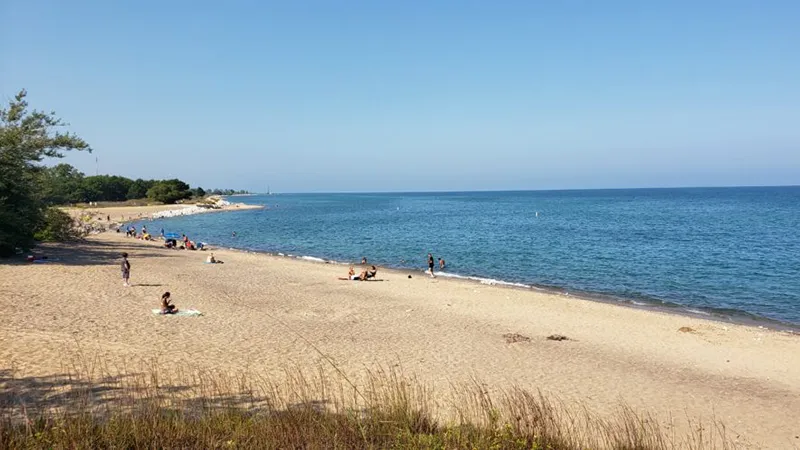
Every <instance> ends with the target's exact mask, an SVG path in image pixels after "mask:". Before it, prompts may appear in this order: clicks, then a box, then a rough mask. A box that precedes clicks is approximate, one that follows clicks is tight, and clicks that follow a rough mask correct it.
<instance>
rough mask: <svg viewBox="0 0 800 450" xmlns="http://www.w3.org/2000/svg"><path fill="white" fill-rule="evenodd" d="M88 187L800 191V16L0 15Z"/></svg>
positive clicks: (312, 7)
mask: <svg viewBox="0 0 800 450" xmlns="http://www.w3.org/2000/svg"><path fill="white" fill-rule="evenodd" d="M0 18H1V19H2V23H3V27H2V28H0V96H2V100H3V102H4V103H6V102H7V101H8V100H9V99H10V98H11V97H12V96H13V95H14V94H15V93H16V92H17V91H18V90H20V89H22V88H25V89H27V90H28V93H29V97H28V98H29V101H30V103H31V106H32V107H34V108H38V109H42V110H47V111H49V110H54V111H56V112H57V113H58V115H59V116H60V117H62V118H63V119H64V120H65V121H67V122H68V123H69V124H70V127H69V130H70V131H73V132H75V133H77V134H78V135H79V136H81V137H83V138H84V139H86V140H87V141H88V142H89V143H90V145H91V146H92V148H93V149H94V152H93V153H92V154H86V153H76V154H70V155H68V156H67V157H66V158H64V159H63V160H62V161H59V162H67V163H70V164H73V165H75V166H76V167H78V169H80V170H81V171H83V172H85V173H86V174H87V175H93V174H95V172H96V171H99V173H101V174H119V175H124V176H127V177H131V178H172V177H177V178H180V179H183V180H185V181H187V182H188V183H190V184H191V185H192V186H197V185H199V186H202V187H205V188H213V187H222V188H234V189H248V190H251V191H257V192H263V191H265V190H266V188H267V186H269V187H270V189H271V190H272V191H273V192H353V191H356V192H357V191H367V192H377V191H440V190H443V191H461V190H515V189H584V188H586V189H589V188H621V187H673V186H736V185H797V184H800V26H799V25H798V24H800V2H797V1H769V0H764V1H756V0H752V1H737V0H728V1H721V0H720V1H715V0H704V1H682V0H674V1H663V2H658V1H641V0H636V1H633V0H632V1H614V0H608V1H589V0H586V1H574V0H573V1H570V0H565V1H559V2H553V1H536V0H525V1H516V0H505V1H494V2H493V1H488V0H487V1H468V0H462V1H439V0H428V1H411V0H410V1H405V2H381V1H347V0H342V1H337V2H332V1H302V0H297V1H281V2H270V1H233V0H232V1H229V2H217V1H214V2H212V1H183V0H172V1H150V0H142V1H137V2H119V1H105V2H103V1H81V0H70V1H56V0H52V1H41V0H0Z"/></svg>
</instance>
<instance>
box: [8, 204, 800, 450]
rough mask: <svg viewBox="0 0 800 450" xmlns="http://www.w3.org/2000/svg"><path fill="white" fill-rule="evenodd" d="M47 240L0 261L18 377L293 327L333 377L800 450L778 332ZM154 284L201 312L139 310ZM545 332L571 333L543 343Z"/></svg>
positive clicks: (226, 348)
mask: <svg viewBox="0 0 800 450" xmlns="http://www.w3.org/2000/svg"><path fill="white" fill-rule="evenodd" d="M122 214H124V213H122ZM44 251H46V252H47V254H48V255H50V256H51V257H54V258H59V260H58V261H53V262H49V263H45V264H27V263H23V262H0V314H1V315H2V326H1V327H0V365H2V366H6V367H10V365H11V364H13V365H14V366H15V367H16V368H17V369H18V370H19V371H20V373H24V374H26V375H48V374H54V373H58V372H59V371H61V370H62V367H61V364H62V363H63V361H64V358H65V357H68V356H69V355H71V354H74V352H76V351H78V349H80V351H82V352H84V353H91V354H101V355H103V356H104V357H105V358H107V359H109V360H112V361H120V364H121V363H122V361H136V360H139V359H143V358H153V357H158V359H159V361H161V362H162V363H164V364H168V365H171V364H191V365H194V366H198V367H209V368H228V369H231V370H237V369H247V370H257V371H259V372H260V373H264V374H270V373H273V372H278V371H280V370H282V368H284V367H286V365H287V364H296V365H299V366H312V365H314V364H319V362H320V361H321V359H322V357H321V356H320V354H319V353H318V352H317V351H316V350H314V349H313V348H311V347H310V346H309V345H308V344H307V343H306V342H304V341H303V340H302V339H300V338H299V337H298V336H299V335H302V336H303V337H304V338H305V339H307V340H308V341H309V342H311V343H313V344H314V345H315V346H316V347H317V348H318V349H319V350H320V351H322V352H323V353H324V354H326V355H327V356H329V357H330V358H332V359H333V360H334V361H335V362H336V364H337V365H338V366H339V367H340V368H341V369H342V370H344V371H347V372H348V373H358V372H360V371H362V370H363V369H364V368H369V367H375V365H376V364H381V365H384V366H386V365H395V364H399V365H400V366H401V367H402V369H403V370H404V371H405V372H408V373H414V374H416V375H417V376H418V377H419V378H420V379H422V380H424V381H425V382H426V383H430V384H431V385H433V386H434V387H436V388H437V389H440V390H446V389H448V387H449V386H451V383H454V382H455V383H458V382H466V381H469V380H470V379H471V378H472V377H475V378H477V379H480V380H483V381H485V382H486V383H487V385H488V386H490V387H508V386H512V385H519V386H521V387H525V388H529V389H537V388H538V389H542V390H543V391H544V392H547V393H553V394H555V395H557V396H559V397H560V398H562V399H564V400H567V401H579V402H583V403H585V404H587V405H588V406H590V407H591V408H594V409H597V410H600V411H605V410H610V409H611V408H613V407H614V406H615V405H617V404H618V403H619V402H620V401H624V402H627V403H629V404H630V405H632V406H633V407H634V408H636V409H639V410H643V411H649V412H652V413H654V414H656V415H657V416H658V417H660V418H663V419H664V420H666V417H668V416H669V415H670V414H671V415H672V416H674V417H678V418H681V417H685V416H686V415H689V416H691V417H702V418H705V419H707V418H709V417H711V416H712V415H713V416H714V417H716V418H717V419H719V420H722V421H724V422H725V424H726V425H727V426H728V428H729V429H730V430H731V431H732V432H733V435H734V436H735V435H740V436H741V437H740V439H741V440H742V441H747V442H751V443H759V444H760V445H763V447H764V448H796V447H797V446H798V445H800V438H798V437H797V436H798V435H800V419H798V417H800V336H797V335H793V334H790V333H786V332H780V331H772V330H767V329H760V328H755V327H747V326H741V325H732V324H726V323H719V322H713V321H705V320H701V319H697V318H687V317H682V316H677V315H670V314H665V313H659V312H653V311H646V310H638V309H632V308H627V307H619V306H614V305H608V304H603V303H598V302H592V301H585V300H580V299H576V298H571V297H566V296H559V295H553V294H547V293H540V292H535V291H530V290H522V289H509V288H501V287H493V286H486V285H480V284H476V283H472V282H467V281H458V280H445V279H441V278H438V279H435V280H434V279H430V278H427V277H425V276H423V275H422V274H421V273H420V274H419V275H415V276H414V277H413V278H412V279H408V278H407V274H405V273H401V272H392V271H385V270H382V271H381V272H380V273H379V275H380V278H381V279H382V280H383V281H381V282H349V281H338V280H337V279H336V278H337V277H338V276H343V275H344V274H345V272H346V267H341V266H336V265H330V264H322V263H312V262H307V261H298V260H293V259H288V258H280V257H271V256H266V255H257V254H249V253H243V252H235V251H223V250H220V251H215V254H216V256H217V257H218V258H220V259H222V260H224V261H225V264H222V265H209V264H204V263H203V261H204V258H205V257H206V256H207V253H205V252H190V251H179V250H166V249H162V248H159V247H158V246H157V244H155V243H146V242H141V241H137V240H134V239H128V238H125V237H124V236H121V235H118V234H116V233H106V234H101V235H98V236H93V237H91V238H90V239H89V240H88V241H87V242H85V243H81V244H79V245H75V246H71V247H67V246H61V245H58V246H55V245H53V246H46V247H45V248H44ZM122 251H127V252H128V253H130V254H131V257H130V261H131V265H132V269H131V273H132V276H131V281H132V283H133V286H132V287H129V288H125V287H123V286H122V281H121V279H120V271H119V259H118V257H117V255H118V254H119V253H120V252H122ZM167 290H168V291H170V292H171V293H172V296H173V298H174V301H175V303H176V304H177V305H178V307H179V308H187V307H191V308H197V309H199V310H201V311H203V313H204V314H205V315H204V316H203V317H199V318H180V317H159V316H154V315H152V314H151V312H150V310H151V309H152V308H157V307H158V300H159V296H160V294H161V293H162V292H164V291H167ZM681 327H689V328H691V329H692V331H690V332H681V331H679V329H680V328H681ZM506 333H519V334H521V335H524V336H526V337H529V338H530V341H523V342H516V343H507V342H506V339H505V338H504V337H503V335H504V334H506ZM554 333H558V334H562V335H566V336H568V337H569V338H570V339H571V340H568V341H561V342H557V341H551V340H547V339H546V337H547V336H548V335H551V334H554Z"/></svg>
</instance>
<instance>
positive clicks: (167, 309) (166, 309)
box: [161, 292, 178, 314]
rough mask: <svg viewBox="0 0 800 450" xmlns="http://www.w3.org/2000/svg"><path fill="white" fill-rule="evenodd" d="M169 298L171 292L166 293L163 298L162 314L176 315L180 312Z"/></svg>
mask: <svg viewBox="0 0 800 450" xmlns="http://www.w3.org/2000/svg"><path fill="white" fill-rule="evenodd" d="M169 297H170V294H169V292H164V295H162V296H161V314H175V313H176V312H178V308H176V307H175V305H173V304H172V303H170V302H169V301H170V300H169Z"/></svg>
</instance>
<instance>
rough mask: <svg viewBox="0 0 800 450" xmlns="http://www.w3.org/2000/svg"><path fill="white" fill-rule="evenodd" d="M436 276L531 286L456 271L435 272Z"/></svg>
mask: <svg viewBox="0 0 800 450" xmlns="http://www.w3.org/2000/svg"><path fill="white" fill-rule="evenodd" d="M435 274H436V276H437V277H447V278H458V279H462V280H472V281H477V282H479V283H481V284H485V285H488V286H495V285H497V286H513V287H521V288H526V289H530V288H531V287H530V286H528V285H527V284H522V283H512V282H510V281H503V280H495V279H494V278H481V277H470V276H466V275H459V274H457V273H450V272H435Z"/></svg>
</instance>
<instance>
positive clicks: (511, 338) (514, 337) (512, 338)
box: [503, 333, 531, 344]
mask: <svg viewBox="0 0 800 450" xmlns="http://www.w3.org/2000/svg"><path fill="white" fill-rule="evenodd" d="M503 337H504V338H506V343H507V344H513V343H515V342H528V341H530V340H531V338H529V337H528V336H523V335H521V334H519V333H506V334H504V335H503Z"/></svg>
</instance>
